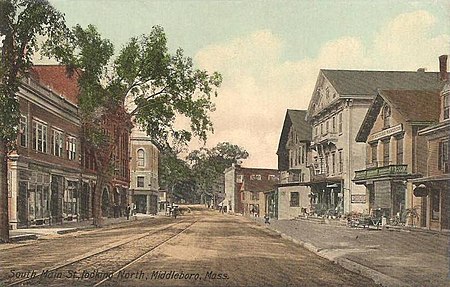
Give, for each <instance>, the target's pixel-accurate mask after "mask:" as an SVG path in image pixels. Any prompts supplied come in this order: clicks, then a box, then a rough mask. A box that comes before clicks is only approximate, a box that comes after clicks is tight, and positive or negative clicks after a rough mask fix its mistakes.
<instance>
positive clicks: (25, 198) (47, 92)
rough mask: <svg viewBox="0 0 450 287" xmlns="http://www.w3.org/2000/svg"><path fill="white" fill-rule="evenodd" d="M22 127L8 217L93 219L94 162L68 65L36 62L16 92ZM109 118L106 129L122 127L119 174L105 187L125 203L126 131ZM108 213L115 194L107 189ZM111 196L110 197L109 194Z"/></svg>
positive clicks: (12, 162) (17, 222)
mask: <svg viewBox="0 0 450 287" xmlns="http://www.w3.org/2000/svg"><path fill="white" fill-rule="evenodd" d="M18 99H19V104H20V113H21V119H20V126H19V135H18V140H17V150H16V151H15V152H13V153H12V154H11V155H10V156H9V162H8V168H9V174H8V178H9V191H10V192H9V203H10V205H9V206H10V209H9V218H10V222H11V228H17V227H21V226H29V225H41V224H55V223H61V222H63V221H71V220H83V219H89V218H90V217H91V216H92V191H93V189H94V186H95V179H96V176H95V164H94V162H93V161H92V159H89V156H88V153H87V151H85V150H83V149H82V143H81V140H80V139H81V123H80V118H79V114H78V107H77V104H78V83H77V77H76V75H74V76H73V77H67V75H66V71H65V67H64V66H57V65H55V66H52V65H50V66H35V67H33V70H32V71H31V73H30V76H29V77H28V78H26V79H25V80H24V81H23V82H22V85H21V86H20V90H19V92H18ZM114 121H115V122H116V123H120V124H121V125H122V124H123V119H119V118H118V119H116V120H114V119H108V120H106V121H105V127H106V128H107V129H115V130H116V131H117V130H120V134H121V138H120V144H119V146H118V147H117V149H116V153H117V157H116V159H118V160H119V161H116V162H115V163H116V168H115V170H116V171H115V175H114V177H113V179H112V181H111V182H110V183H109V184H108V187H106V188H107V189H108V190H109V189H110V190H113V188H114V191H115V192H116V193H117V194H119V197H121V198H122V200H124V203H123V204H125V206H126V203H125V202H126V198H127V191H128V186H129V170H128V160H129V155H128V133H127V131H128V130H129V128H130V126H128V125H125V126H123V128H121V129H117V125H114V124H112V123H113V122H114ZM106 195H107V196H108V200H105V202H107V203H108V205H106V206H105V208H106V209H105V212H104V215H105V216H106V215H110V216H111V215H112V213H111V214H110V213H109V211H110V210H113V208H111V207H109V204H112V203H113V202H117V200H116V197H117V196H116V194H113V193H112V192H111V193H109V192H108V193H107V194H106ZM110 198H111V199H110Z"/></svg>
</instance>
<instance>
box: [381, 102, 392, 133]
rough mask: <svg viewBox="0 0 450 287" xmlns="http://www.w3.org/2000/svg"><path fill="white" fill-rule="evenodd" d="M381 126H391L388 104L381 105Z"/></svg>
mask: <svg viewBox="0 0 450 287" xmlns="http://www.w3.org/2000/svg"><path fill="white" fill-rule="evenodd" d="M382 116H383V127H384V128H389V127H390V126H391V123H390V121H391V107H389V106H388V105H384V107H383V114H382Z"/></svg>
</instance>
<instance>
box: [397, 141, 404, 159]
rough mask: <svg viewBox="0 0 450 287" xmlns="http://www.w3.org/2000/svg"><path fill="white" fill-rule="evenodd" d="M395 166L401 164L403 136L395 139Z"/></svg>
mask: <svg viewBox="0 0 450 287" xmlns="http://www.w3.org/2000/svg"><path fill="white" fill-rule="evenodd" d="M397 164H403V136H402V137H399V138H397Z"/></svg>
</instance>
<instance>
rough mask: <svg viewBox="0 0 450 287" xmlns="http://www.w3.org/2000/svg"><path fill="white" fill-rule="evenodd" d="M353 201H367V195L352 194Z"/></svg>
mask: <svg viewBox="0 0 450 287" xmlns="http://www.w3.org/2000/svg"><path fill="white" fill-rule="evenodd" d="M352 203H366V195H365V194H352Z"/></svg>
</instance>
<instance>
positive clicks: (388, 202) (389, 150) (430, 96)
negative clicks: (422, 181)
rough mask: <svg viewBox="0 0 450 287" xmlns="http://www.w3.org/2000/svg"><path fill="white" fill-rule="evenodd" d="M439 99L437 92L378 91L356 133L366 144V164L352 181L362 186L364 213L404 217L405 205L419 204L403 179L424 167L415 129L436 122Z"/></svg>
mask: <svg viewBox="0 0 450 287" xmlns="http://www.w3.org/2000/svg"><path fill="white" fill-rule="evenodd" d="M439 98H440V96H439V91H411V90H380V91H378V94H377V96H376V97H375V99H374V101H373V103H372V105H371V106H370V108H369V111H368V113H367V115H366V117H365V119H364V121H363V123H362V125H361V129H360V131H359V133H358V135H357V137H356V141H357V142H365V143H366V167H365V168H364V169H362V170H357V171H356V172H355V178H354V182H355V183H356V184H362V185H364V186H365V187H366V197H367V198H368V199H369V200H368V203H369V205H368V208H369V213H372V214H373V213H374V212H375V211H377V212H378V213H379V215H383V216H385V217H387V218H388V219H392V220H394V221H400V222H406V219H407V210H408V209H409V208H412V207H414V206H415V205H417V204H419V205H420V203H419V202H418V200H417V199H415V198H414V196H413V187H412V183H411V182H408V180H409V179H413V178H417V177H420V176H421V175H423V174H424V173H425V172H426V164H425V163H426V149H425V148H424V147H425V146H426V141H425V139H424V138H423V137H420V136H419V134H418V131H419V130H420V129H422V128H424V127H427V126H429V125H430V124H432V123H435V122H437V121H438V117H439V105H440V99H439ZM418 106H427V108H426V109H417V107H418ZM420 220H421V218H419V221H420Z"/></svg>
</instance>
